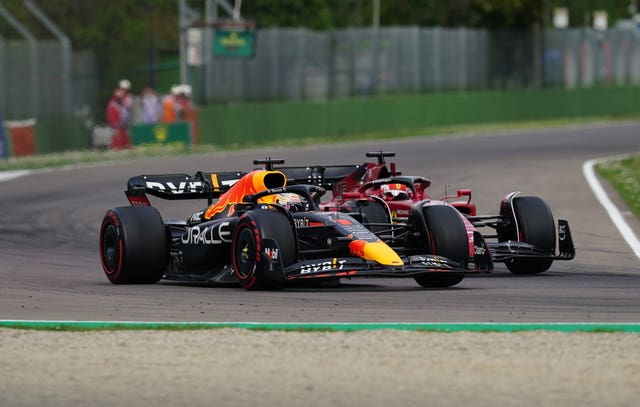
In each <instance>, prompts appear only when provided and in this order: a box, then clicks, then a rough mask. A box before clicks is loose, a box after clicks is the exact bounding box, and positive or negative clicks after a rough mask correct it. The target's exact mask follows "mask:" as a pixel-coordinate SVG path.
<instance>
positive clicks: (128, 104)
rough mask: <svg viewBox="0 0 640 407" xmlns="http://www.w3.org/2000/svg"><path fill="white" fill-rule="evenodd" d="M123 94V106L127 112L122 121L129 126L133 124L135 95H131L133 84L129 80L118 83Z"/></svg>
mask: <svg viewBox="0 0 640 407" xmlns="http://www.w3.org/2000/svg"><path fill="white" fill-rule="evenodd" d="M117 90H120V91H121V92H122V106H124V108H125V111H124V112H123V113H124V115H125V116H124V117H123V118H122V120H123V121H124V122H126V123H127V124H129V123H130V122H131V114H132V110H133V95H131V82H130V81H129V80H128V79H122V80H121V81H120V82H118V89H117Z"/></svg>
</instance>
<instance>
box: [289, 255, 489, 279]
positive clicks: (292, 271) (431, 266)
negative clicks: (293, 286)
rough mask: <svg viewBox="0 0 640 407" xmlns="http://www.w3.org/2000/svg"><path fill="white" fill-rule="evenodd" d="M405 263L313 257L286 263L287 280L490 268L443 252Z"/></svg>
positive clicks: (463, 271)
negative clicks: (391, 263)
mask: <svg viewBox="0 0 640 407" xmlns="http://www.w3.org/2000/svg"><path fill="white" fill-rule="evenodd" d="M402 260H403V261H404V263H405V264H404V266H402V267H387V266H383V265H381V264H378V263H376V262H373V261H367V260H363V259H360V258H354V257H334V258H330V259H314V260H308V261H302V262H299V263H295V264H293V265H291V266H289V267H286V268H285V269H284V270H283V272H284V279H285V280H286V281H291V280H297V279H313V278H332V277H337V278H352V277H391V278H393V277H415V276H419V275H422V274H427V273H465V274H471V273H480V272H489V271H490V269H489V268H483V267H475V266H474V267H468V266H465V265H464V264H462V263H458V262H454V261H452V260H449V259H447V258H445V257H442V256H435V255H417V256H408V257H405V258H403V259H402Z"/></svg>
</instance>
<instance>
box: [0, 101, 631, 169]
mask: <svg viewBox="0 0 640 407" xmlns="http://www.w3.org/2000/svg"><path fill="white" fill-rule="evenodd" d="M638 119H640V115H639V114H638V113H634V114H626V115H616V116H600V117H590V118H578V119H575V118H573V119H553V120H539V121H530V122H511V123H495V124H470V125H458V126H446V127H429V128H426V129H407V130H398V131H381V132H371V133H361V134H349V135H344V134H342V135H334V136H325V137H314V138H300V139H291V140H279V141H272V142H260V141H256V140H249V141H245V142H240V143H236V144H232V145H225V146H213V145H201V146H195V147H188V146H179V145H175V146H144V147H136V148H133V149H131V150H125V151H98V150H84V151H68V152H62V153H51V154H42V155H38V156H31V157H19V158H16V157H10V158H8V159H4V160H2V159H0V171H9V170H20V169H37V168H51V167H61V166H65V165H73V164H84V163H99V162H110V161H125V160H132V159H137V158H143V157H160V156H174V155H191V154H207V153H213V152H218V151H232V150H241V149H246V148H256V147H289V146H306V145H314V144H328V143H344V142H345V139H346V138H348V140H349V142H358V141H366V140H391V139H400V138H408V137H419V136H424V137H429V136H447V135H453V134H455V135H472V134H478V133H500V132H508V131H522V130H535V129H545V128H554V127H566V126H574V125H585V124H593V123H601V122H611V121H622V120H638Z"/></svg>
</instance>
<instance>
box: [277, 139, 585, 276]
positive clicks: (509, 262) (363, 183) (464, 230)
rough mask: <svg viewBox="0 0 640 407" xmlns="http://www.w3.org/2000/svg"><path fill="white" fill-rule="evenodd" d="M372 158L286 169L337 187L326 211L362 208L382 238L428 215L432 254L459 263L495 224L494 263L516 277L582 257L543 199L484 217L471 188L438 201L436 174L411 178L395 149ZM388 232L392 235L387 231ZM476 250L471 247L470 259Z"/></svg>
mask: <svg viewBox="0 0 640 407" xmlns="http://www.w3.org/2000/svg"><path fill="white" fill-rule="evenodd" d="M366 156H367V157H373V158H377V162H366V163H364V164H362V165H333V166H323V165H312V166H305V167H283V168H278V170H280V171H282V172H283V173H284V174H285V175H286V176H287V179H288V182H289V184H290V185H291V184H296V183H311V184H313V185H317V186H321V187H323V188H327V189H332V190H333V197H332V199H331V200H329V201H325V202H323V203H322V204H321V205H320V208H321V209H322V210H326V211H334V212H346V213H350V214H354V213H356V212H357V213H359V214H360V217H361V218H362V217H364V220H363V219H360V220H361V221H363V222H364V224H365V225H367V227H369V228H370V229H371V230H373V231H374V232H375V231H378V234H379V235H380V234H382V235H389V234H391V235H393V233H394V231H395V230H397V229H396V228H398V227H400V229H401V230H404V229H405V228H406V227H407V226H409V228H410V229H413V228H414V226H413V225H416V224H418V223H421V222H423V220H424V222H425V224H424V225H423V230H426V236H424V237H422V238H421V239H422V241H424V242H426V243H427V245H429V252H430V253H432V254H443V255H445V256H446V257H447V258H449V259H452V260H454V261H458V262H462V263H464V261H465V253H464V249H465V248H468V249H469V250H471V249H474V247H475V250H478V249H479V248H477V247H476V246H474V245H473V244H472V243H473V242H474V241H476V240H478V239H477V237H476V234H477V233H478V232H479V230H481V228H482V230H487V229H490V232H489V233H486V234H483V239H484V240H485V241H486V242H487V246H488V248H489V252H490V255H491V258H492V260H493V261H494V262H503V263H505V265H506V266H507V268H508V269H509V270H510V271H511V272H513V273H516V274H536V273H541V272H543V271H546V270H547V269H549V267H550V266H551V264H552V263H553V261H554V260H571V259H573V258H574V257H575V249H574V246H573V241H572V238H571V232H570V229H569V224H568V222H567V221H565V220H559V221H558V226H557V234H556V225H555V222H554V219H553V215H552V213H551V210H550V209H549V206H548V205H547V204H546V203H545V202H544V201H543V200H542V199H541V198H538V197H535V196H521V194H520V192H512V193H510V194H508V195H507V196H506V197H505V198H504V199H502V201H501V203H500V210H499V213H498V214H497V215H478V214H477V209H476V206H475V204H474V203H472V202H471V190H469V189H460V190H458V191H457V192H456V195H454V196H444V197H442V198H440V199H438V200H435V199H431V198H430V197H429V195H428V194H427V192H426V190H427V188H428V187H429V185H430V184H431V182H430V180H429V179H428V178H425V177H420V176H403V175H402V174H401V173H400V172H398V171H397V170H396V165H395V163H390V164H389V165H388V166H387V163H386V162H385V158H386V157H394V156H395V153H392V152H383V151H379V152H369V153H367V154H366ZM454 199H455V201H453V202H452V200H454ZM363 201H367V202H368V205H366V206H365V205H363V203H362V202H363ZM385 229H386V233H382V231H383V230H385ZM556 239H557V241H558V254H557V255H556ZM383 240H384V239H383ZM454 247H456V248H457V249H456V250H455V251H454V250H453V248H454ZM473 255H474V253H473V252H471V251H470V252H469V253H468V256H467V257H468V258H471V257H472V256H473Z"/></svg>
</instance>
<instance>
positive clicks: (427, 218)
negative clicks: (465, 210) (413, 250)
mask: <svg viewBox="0 0 640 407" xmlns="http://www.w3.org/2000/svg"><path fill="white" fill-rule="evenodd" d="M421 215H422V219H419V216H420V214H418V219H415V216H414V219H413V220H412V221H413V223H414V224H416V226H417V227H418V232H419V235H420V238H419V241H420V242H421V243H422V244H423V245H424V246H426V249H427V252H428V253H430V254H436V255H438V256H443V257H446V258H448V259H450V260H453V261H456V262H459V263H461V264H467V262H468V259H469V243H468V241H469V240H468V238H467V229H466V227H465V225H464V222H463V221H462V219H461V218H460V215H459V214H458V211H457V210H456V209H454V208H452V207H450V206H447V205H433V206H425V207H423V208H422V213H421ZM463 278H464V275H463V274H462V273H449V272H442V273H435V272H434V273H429V274H423V275H420V276H416V277H414V279H415V280H416V282H417V283H418V284H420V285H421V286H423V287H426V288H442V287H451V286H454V285H456V284H458V283H459V282H461V281H462V279H463Z"/></svg>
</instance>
